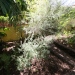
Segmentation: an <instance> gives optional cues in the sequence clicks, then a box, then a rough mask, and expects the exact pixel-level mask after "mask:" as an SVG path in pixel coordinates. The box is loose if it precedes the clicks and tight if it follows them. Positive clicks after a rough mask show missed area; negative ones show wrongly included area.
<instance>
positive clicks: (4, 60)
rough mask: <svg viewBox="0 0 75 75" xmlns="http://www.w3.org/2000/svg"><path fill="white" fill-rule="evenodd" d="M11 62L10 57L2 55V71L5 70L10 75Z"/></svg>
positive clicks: (0, 58)
mask: <svg viewBox="0 0 75 75" xmlns="http://www.w3.org/2000/svg"><path fill="white" fill-rule="evenodd" d="M10 62H11V56H10V55H7V54H6V53H2V54H0V70H2V69H4V70H5V71H6V73H7V74H8V75H9V70H8V69H9V65H10ZM7 74H6V75H7Z"/></svg>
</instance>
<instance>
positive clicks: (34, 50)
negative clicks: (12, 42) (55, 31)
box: [17, 38, 50, 70]
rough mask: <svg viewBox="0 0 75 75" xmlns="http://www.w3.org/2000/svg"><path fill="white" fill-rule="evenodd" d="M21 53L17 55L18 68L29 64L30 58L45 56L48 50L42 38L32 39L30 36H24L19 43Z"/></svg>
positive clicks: (20, 68) (21, 68)
mask: <svg viewBox="0 0 75 75" xmlns="http://www.w3.org/2000/svg"><path fill="white" fill-rule="evenodd" d="M19 51H22V52H23V54H22V55H20V56H18V57H17V65H18V67H17V68H18V69H19V70H23V69H24V68H25V67H29V66H31V61H32V59H34V58H36V59H40V58H46V59H47V56H48V54H49V53H50V51H49V50H48V45H47V43H46V42H45V41H44V39H43V38H38V39H35V40H32V38H26V39H25V41H24V43H23V44H22V45H21V49H20V48H19Z"/></svg>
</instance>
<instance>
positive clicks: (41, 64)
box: [0, 40, 73, 75]
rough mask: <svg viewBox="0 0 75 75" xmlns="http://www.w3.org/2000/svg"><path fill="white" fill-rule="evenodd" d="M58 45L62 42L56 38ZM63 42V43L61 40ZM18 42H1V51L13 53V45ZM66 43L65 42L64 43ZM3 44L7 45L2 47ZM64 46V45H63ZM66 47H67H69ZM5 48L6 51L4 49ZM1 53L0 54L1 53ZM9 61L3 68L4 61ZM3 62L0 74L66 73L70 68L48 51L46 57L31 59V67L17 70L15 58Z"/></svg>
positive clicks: (54, 74) (50, 74) (39, 74)
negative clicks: (48, 53)
mask: <svg viewBox="0 0 75 75" xmlns="http://www.w3.org/2000/svg"><path fill="white" fill-rule="evenodd" d="M57 42H59V43H58V44H59V45H64V44H62V42H61V40H57ZM63 43H65V42H64V41H63ZM17 44H19V43H18V42H9V43H5V44H3V46H2V47H3V48H2V50H3V51H2V53H6V54H7V55H6V56H11V55H12V54H13V51H12V48H13V47H15V46H16V45H17ZM65 44H66V43H65ZM4 45H6V46H7V47H6V48H4ZM65 47H66V46H65ZM69 47H70V46H69ZM69 47H68V48H69ZM5 50H6V51H5ZM2 53H1V54H2ZM6 62H10V63H9V64H8V65H6V66H8V67H7V68H5V63H6ZM6 62H4V63H0V67H2V68H1V69H0V75H8V74H7V73H9V75H64V74H65V75H66V73H68V72H70V71H71V70H72V68H73V67H72V66H71V65H69V64H67V63H65V62H64V61H62V60H60V59H59V58H58V57H56V56H55V55H53V54H52V53H50V55H49V56H48V57H47V59H40V60H37V59H33V60H32V63H31V67H29V68H25V69H24V70H22V71H19V70H17V68H16V67H17V65H16V61H15V60H12V61H10V60H8V61H6Z"/></svg>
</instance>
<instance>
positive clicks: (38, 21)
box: [17, 0, 62, 70]
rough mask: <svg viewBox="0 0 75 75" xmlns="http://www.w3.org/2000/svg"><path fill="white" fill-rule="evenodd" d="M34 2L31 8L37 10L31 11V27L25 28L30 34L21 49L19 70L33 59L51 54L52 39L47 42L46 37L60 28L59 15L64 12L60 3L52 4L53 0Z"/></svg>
mask: <svg viewBox="0 0 75 75" xmlns="http://www.w3.org/2000/svg"><path fill="white" fill-rule="evenodd" d="M33 3H34V4H33V5H32V6H31V4H30V7H31V8H30V10H31V9H32V10H33V8H35V9H36V10H35V11H33V12H32V11H30V13H29V16H30V22H29V27H27V28H24V30H25V32H26V34H27V35H28V36H27V37H26V38H25V41H24V43H23V44H22V45H21V48H20V49H19V51H22V52H23V54H22V55H20V56H18V57H17V64H18V69H19V70H22V69H24V68H25V67H29V66H30V65H31V60H32V59H34V58H36V59H40V58H46V57H47V56H48V55H49V54H50V51H49V50H48V47H49V46H48V43H51V42H52V40H50V41H48V42H47V41H45V39H44V38H45V36H47V35H50V34H55V32H56V31H57V30H58V17H59V16H60V15H61V13H62V11H61V10H60V8H61V7H60V4H56V2H55V4H52V2H51V0H50V2H49V1H48V0H34V2H33Z"/></svg>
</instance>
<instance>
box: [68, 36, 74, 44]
mask: <svg viewBox="0 0 75 75" xmlns="http://www.w3.org/2000/svg"><path fill="white" fill-rule="evenodd" d="M68 43H69V44H72V45H73V44H74V45H75V35H73V36H72V37H70V38H68Z"/></svg>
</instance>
